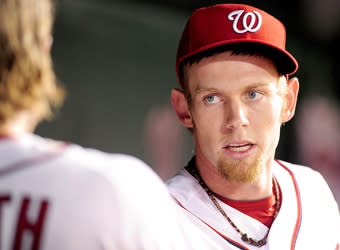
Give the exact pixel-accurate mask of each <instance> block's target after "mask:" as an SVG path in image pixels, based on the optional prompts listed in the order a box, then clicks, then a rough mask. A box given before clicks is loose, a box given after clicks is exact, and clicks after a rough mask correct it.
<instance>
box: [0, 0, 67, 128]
mask: <svg viewBox="0 0 340 250" xmlns="http://www.w3.org/2000/svg"><path fill="white" fill-rule="evenodd" d="M53 20H54V5H53V2H52V1H51V0H0V122H2V123H3V122H6V121H8V120H10V119H12V118H13V117H14V116H15V115H16V113H18V112H20V111H27V110H28V111H30V112H33V113H32V115H33V116H34V118H35V119H36V122H39V121H41V120H43V119H48V118H50V117H51V115H52V111H53V110H54V109H55V108H58V107H59V106H60V105H61V104H62V101H63V98H64V90H63V89H62V88H61V87H60V86H58V85H57V82H56V76H55V74H54V71H53V66H52V59H51V55H50V45H51V43H52V34H51V32H52V31H51V30H52V25H53Z"/></svg>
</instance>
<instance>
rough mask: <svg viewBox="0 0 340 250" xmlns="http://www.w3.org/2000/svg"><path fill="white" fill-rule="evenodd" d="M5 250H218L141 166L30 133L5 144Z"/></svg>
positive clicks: (0, 153)
mask: <svg viewBox="0 0 340 250" xmlns="http://www.w3.org/2000/svg"><path fill="white" fill-rule="evenodd" d="M201 239H202V240H201ZM201 247H202V248H201ZM0 249H1V250H19V249H25V250H26V249H27V250H28V249H30V250H38V249H39V250H45V249H46V250H99V249H101V250H105V249H112V250H113V249H115V250H124V249H128V250H135V249H138V250H139V249H140V250H142V249H146V250H153V249H161V250H170V249H178V250H182V249H195V250H196V249H215V247H214V246H213V245H210V244H209V243H208V241H206V240H204V236H202V235H199V234H198V230H197V229H196V228H194V227H192V226H191V223H189V220H188V219H187V217H186V216H184V213H183V212H182V209H179V207H178V206H177V204H175V202H174V201H173V199H172V198H171V197H170V196H169V194H168V192H167V190H166V187H165V185H164V184H163V183H162V181H161V180H160V179H159V178H158V177H157V176H156V174H154V172H153V171H152V170H151V169H149V168H148V167H147V166H146V165H145V164H144V163H143V162H141V161H140V160H138V159H135V158H133V157H131V156H126V155H119V154H115V155H113V154H107V153H103V152H100V151H97V150H92V149H84V148H82V147H80V146H77V145H72V144H64V143H61V142H56V141H52V140H48V139H44V138H41V137H39V136H37V135H25V136H23V137H20V138H16V139H13V138H1V139H0ZM217 249H218V248H217Z"/></svg>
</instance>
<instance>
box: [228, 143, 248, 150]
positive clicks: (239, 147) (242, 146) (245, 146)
mask: <svg viewBox="0 0 340 250" xmlns="http://www.w3.org/2000/svg"><path fill="white" fill-rule="evenodd" d="M253 145H254V144H251V143H243V144H233V143H231V144H229V145H228V146H226V147H225V148H226V149H229V150H230V151H233V152H245V151H247V150H249V149H250V148H251V147H252V146H253Z"/></svg>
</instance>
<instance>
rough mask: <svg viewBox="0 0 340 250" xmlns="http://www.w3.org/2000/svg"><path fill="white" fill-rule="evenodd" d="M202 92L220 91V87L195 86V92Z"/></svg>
mask: <svg viewBox="0 0 340 250" xmlns="http://www.w3.org/2000/svg"><path fill="white" fill-rule="evenodd" d="M202 92H218V89H217V88H206V87H200V86H197V87H196V88H195V91H194V93H195V94H200V93H202Z"/></svg>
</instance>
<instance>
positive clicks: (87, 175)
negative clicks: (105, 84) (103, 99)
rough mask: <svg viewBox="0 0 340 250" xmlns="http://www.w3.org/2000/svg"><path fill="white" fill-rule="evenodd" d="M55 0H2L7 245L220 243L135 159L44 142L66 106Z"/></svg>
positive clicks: (151, 249)
mask: <svg viewBox="0 0 340 250" xmlns="http://www.w3.org/2000/svg"><path fill="white" fill-rule="evenodd" d="M52 9H53V5H52V3H51V1H50V0H0V103H1V105H0V249H1V250H20V249H31V250H38V249H39V250H43V249H46V250H47V249H48V250H54V249H55V250H60V249H62V250H99V249H101V250H103V249H110V250H114V249H116V250H124V249H128V250H133V249H135V250H137V249H138V250H142V249H147V250H155V249H159V250H160V249H161V250H174V249H178V250H182V249H200V247H203V249H218V246H215V243H214V242H212V241H211V242H212V243H211V244H210V243H209V241H210V240H209V238H207V237H205V235H201V234H200V232H199V230H200V229H199V228H196V227H193V226H192V224H191V223H189V220H188V219H187V217H184V216H183V212H182V210H181V209H179V207H178V206H177V205H176V203H175V202H174V201H173V199H171V198H170V196H169V194H168V192H167V189H166V187H165V185H164V183H162V181H161V180H160V179H159V178H158V177H157V176H156V175H155V174H154V172H152V170H150V169H149V168H148V167H147V166H146V165H145V164H144V163H142V162H141V161H140V160H137V159H135V158H133V157H131V156H127V155H118V154H107V153H103V152H100V151H97V150H94V149H85V148H82V147H80V146H77V145H72V144H67V143H64V142H58V141H53V140H49V139H45V138H42V137H39V136H37V135H35V134H33V131H34V128H35V126H36V125H37V124H38V122H39V121H40V120H42V119H44V118H47V117H48V116H49V115H50V114H51V112H52V110H53V109H54V108H56V107H57V106H58V104H60V103H61V101H62V99H63V91H62V90H61V89H60V87H58V86H57V85H56V81H55V75H54V72H53V70H52V63H51V57H50V47H51V41H52V38H51V27H52V22H53V18H52Z"/></svg>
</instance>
